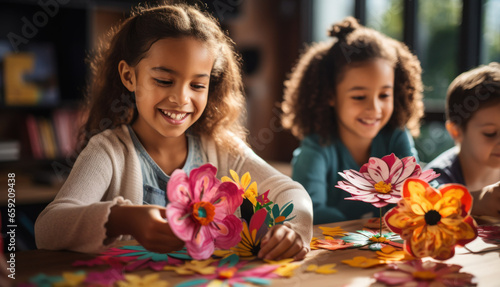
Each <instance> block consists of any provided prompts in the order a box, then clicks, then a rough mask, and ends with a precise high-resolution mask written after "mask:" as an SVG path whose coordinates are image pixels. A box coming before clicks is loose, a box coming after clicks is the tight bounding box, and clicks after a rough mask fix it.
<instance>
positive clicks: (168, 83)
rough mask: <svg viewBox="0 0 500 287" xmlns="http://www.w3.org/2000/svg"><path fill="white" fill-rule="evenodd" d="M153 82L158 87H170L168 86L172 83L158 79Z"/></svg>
mask: <svg viewBox="0 0 500 287" xmlns="http://www.w3.org/2000/svg"><path fill="white" fill-rule="evenodd" d="M153 79H154V78H153ZM154 80H155V81H156V83H158V84H160V85H170V84H172V81H163V80H159V79H154Z"/></svg>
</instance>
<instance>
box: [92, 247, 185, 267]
mask: <svg viewBox="0 0 500 287" xmlns="http://www.w3.org/2000/svg"><path fill="white" fill-rule="evenodd" d="M101 254H102V255H104V256H114V257H119V258H120V257H123V258H128V259H126V260H142V259H148V260H152V261H155V262H159V261H166V262H170V261H172V260H171V259H170V258H169V257H173V258H177V259H183V260H191V259H193V258H191V256H189V255H188V254H187V250H185V249H182V250H179V251H175V252H172V253H167V254H163V253H156V252H152V251H149V250H147V249H146V248H144V246H140V245H126V246H122V247H119V248H110V249H108V250H106V251H104V252H102V253H101ZM101 257H102V256H101ZM173 262H175V263H177V262H178V261H176V260H173Z"/></svg>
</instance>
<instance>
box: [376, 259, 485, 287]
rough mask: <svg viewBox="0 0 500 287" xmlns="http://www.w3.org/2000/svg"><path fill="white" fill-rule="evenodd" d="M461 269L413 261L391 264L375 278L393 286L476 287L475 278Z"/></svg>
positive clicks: (431, 262)
mask: <svg viewBox="0 0 500 287" xmlns="http://www.w3.org/2000/svg"><path fill="white" fill-rule="evenodd" d="M461 268H462V267H461V266H459V265H448V264H443V263H437V262H433V261H426V262H422V261H421V260H412V261H408V262H405V263H398V264H389V265H388V269H386V270H384V271H380V272H377V273H375V274H374V275H373V277H374V278H375V279H376V280H377V281H378V282H381V283H385V284H388V285H391V286H393V285H398V286H422V287H424V286H429V287H432V286H457V287H458V286H476V283H475V282H474V276H473V275H471V274H469V273H461V272H459V271H460V269H461Z"/></svg>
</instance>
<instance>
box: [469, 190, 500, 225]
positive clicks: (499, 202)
mask: <svg viewBox="0 0 500 287" xmlns="http://www.w3.org/2000/svg"><path fill="white" fill-rule="evenodd" d="M471 193H472V196H473V197H474V201H473V206H472V215H486V216H491V217H496V218H500V181H499V182H497V183H494V184H492V185H488V186H486V187H484V188H483V189H482V190H480V191H475V192H471Z"/></svg>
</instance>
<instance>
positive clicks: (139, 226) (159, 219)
mask: <svg viewBox="0 0 500 287" xmlns="http://www.w3.org/2000/svg"><path fill="white" fill-rule="evenodd" d="M106 228H107V236H108V237H114V236H118V235H122V234H130V235H132V236H133V237H134V239H136V240H137V241H138V242H139V243H140V244H141V245H142V246H144V248H146V249H147V250H149V251H153V252H158V253H168V252H172V251H176V250H180V249H182V248H183V247H184V241H182V240H180V239H179V238H177V236H175V234H174V233H173V232H172V229H171V228H170V225H169V224H168V223H167V220H166V209H165V207H161V206H156V205H136V206H130V205H116V206H114V207H112V208H111V213H110V215H109V220H108V223H106Z"/></svg>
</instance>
